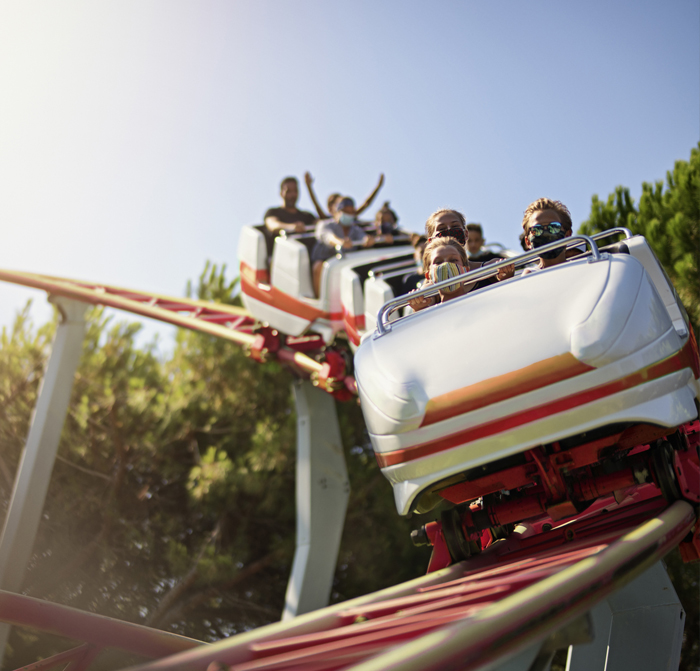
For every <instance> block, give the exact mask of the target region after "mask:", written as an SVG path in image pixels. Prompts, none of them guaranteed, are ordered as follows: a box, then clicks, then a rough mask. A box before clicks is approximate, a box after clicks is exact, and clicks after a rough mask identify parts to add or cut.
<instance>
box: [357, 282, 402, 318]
mask: <svg viewBox="0 0 700 671" xmlns="http://www.w3.org/2000/svg"><path fill="white" fill-rule="evenodd" d="M392 298H394V291H393V290H392V288H391V285H389V284H388V283H387V282H385V281H384V280H383V279H380V278H376V277H371V278H369V279H368V280H367V281H366V282H365V328H366V329H367V331H368V332H371V331H374V330H375V329H376V328H377V314H378V313H379V310H380V309H381V307H382V305H384V303H386V302H387V301H390V300H391V299H392ZM397 317H398V313H394V314H392V315H391V316H390V317H389V321H393V320H394V319H396V318H397Z"/></svg>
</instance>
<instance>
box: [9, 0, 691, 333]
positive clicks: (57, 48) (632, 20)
mask: <svg viewBox="0 0 700 671" xmlns="http://www.w3.org/2000/svg"><path fill="white" fill-rule="evenodd" d="M698 140H700V5H699V4H698V2H697V0H672V1H670V2H663V3H662V2H660V1H657V2H649V1H645V0H634V1H631V0H630V1H628V0H623V1H619V2H609V0H608V1H605V2H603V1H600V0H593V1H591V0H589V1H587V2H554V1H537V0H533V1H532V2H528V3H525V2H522V1H521V0H501V1H500V2H497V3H495V2H492V3H488V2H483V0H479V1H459V2H456V1H455V2H447V1H439V0H438V1H433V2H425V1H421V2H415V1H413V0H382V1H381V2H377V1H375V0H366V1H365V0H354V1H352V2H349V1H341V0H336V1H334V2H329V1H328V0H225V1H220V2H219V1H210V0H196V1H195V0H190V1H187V2H184V1H180V0H113V1H100V2H93V1H87V0H86V1H84V2H73V1H70V0H64V1H62V2H57V3H47V2H43V1H42V2H35V1H33V0H21V1H17V2H9V1H5V2H3V3H2V4H0V225H1V226H2V231H3V245H2V246H1V248H0V267H2V268H11V269H19V270H28V271H35V272H42V273H47V274H54V275H62V276H67V277H76V278H81V279H88V280H96V281H103V282H107V283H112V284H117V285H121V286H126V287H130V288H136V289H144V290H153V291H158V292H161V293H166V294H173V295H181V294H182V293H183V291H184V288H185V284H186V282H187V280H188V279H191V278H192V279H193V278H196V277H197V276H198V275H199V273H200V272H201V270H202V268H203V267H204V263H205V261H206V260H207V259H210V260H212V261H214V262H216V263H226V264H228V266H229V268H230V269H231V271H232V273H233V272H235V269H236V267H237V241H238V234H239V230H240V227H241V226H242V225H244V224H248V223H254V222H258V221H260V219H261V217H262V214H263V212H264V211H265V209H266V208H267V207H268V206H270V205H275V204H277V203H278V202H279V196H278V191H279V181H280V179H281V178H282V177H283V176H285V175H297V176H299V177H300V178H301V177H302V175H303V173H304V171H305V170H310V171H311V172H312V174H313V175H314V177H315V178H316V189H317V192H318V194H319V196H320V197H321V198H322V199H324V200H325V197H326V196H327V195H328V194H329V193H330V192H332V191H341V192H343V193H346V194H349V195H352V196H354V197H355V198H356V199H359V200H361V199H362V198H364V197H365V196H366V195H367V194H368V193H369V191H371V189H372V187H373V185H374V184H375V182H376V180H377V178H378V176H379V173H380V172H384V173H385V174H386V185H385V187H384V189H383V191H382V192H381V194H380V196H379V198H378V199H377V205H379V204H381V202H382V201H383V200H390V201H391V205H392V207H393V208H394V209H395V210H396V211H397V212H398V213H399V216H400V218H401V223H402V225H404V226H405V227H407V228H409V229H412V230H421V229H422V227H423V223H424V221H425V219H426V218H427V216H428V215H429V214H430V212H432V211H433V210H435V209H436V208H438V207H443V206H449V207H454V208H457V209H460V210H462V211H463V212H464V213H465V214H466V216H467V218H468V219H469V220H471V221H480V222H481V223H482V224H483V225H484V228H485V233H486V237H487V239H488V240H492V241H500V242H502V243H504V244H506V245H508V246H511V247H515V246H517V235H518V233H519V227H520V220H521V218H522V212H523V210H524V209H525V207H526V206H527V204H528V203H529V202H531V201H532V200H534V199H536V198H538V197H541V196H547V197H551V198H556V199H559V200H562V201H563V202H564V203H566V204H567V205H568V206H569V208H570V210H571V212H572V215H573V219H574V222H575V223H576V224H578V223H579V222H581V221H582V220H584V219H585V218H586V217H587V215H588V212H589V208H590V200H591V196H592V195H593V194H596V193H597V194H599V195H601V196H606V195H607V194H608V193H609V192H611V191H612V190H613V189H614V187H615V186H616V185H618V184H623V185H626V186H629V187H630V188H631V190H632V193H633V195H635V196H638V195H639V193H640V191H641V183H642V182H643V181H654V180H657V179H662V178H664V176H665V173H666V170H668V169H670V168H672V167H673V163H674V161H675V160H678V159H686V160H687V159H688V157H689V154H690V149H691V147H693V146H695V145H696V144H697V142H698ZM299 205H300V206H301V207H303V208H306V209H311V203H310V201H309V199H308V197H307V196H306V194H305V193H303V195H302V198H301V199H300V203H299ZM29 296H33V297H34V299H35V303H37V305H38V306H44V305H45V299H44V295H43V294H41V293H38V292H30V291H27V290H20V289H15V288H8V286H7V285H2V286H0V326H1V325H7V324H10V323H11V321H12V319H13V315H14V314H15V312H16V310H17V309H19V308H20V307H21V306H22V305H23V303H24V301H25V300H26V298H27V297H29ZM46 314H47V310H46V308H44V307H40V308H37V310H36V311H35V318H36V319H37V320H38V321H41V320H42V319H44V318H45V316H46ZM154 330H156V327H155V326H154V327H149V329H148V330H147V334H148V335H150V334H152V333H153V332H154ZM160 330H161V332H162V333H164V334H166V335H165V336H164V337H166V338H167V337H169V333H170V332H169V331H168V330H167V329H160Z"/></svg>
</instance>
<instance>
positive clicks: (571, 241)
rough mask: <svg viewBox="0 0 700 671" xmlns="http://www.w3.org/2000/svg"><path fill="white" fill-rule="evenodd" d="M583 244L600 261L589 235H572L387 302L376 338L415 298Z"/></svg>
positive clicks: (594, 244)
mask: <svg viewBox="0 0 700 671" xmlns="http://www.w3.org/2000/svg"><path fill="white" fill-rule="evenodd" d="M581 242H584V243H586V245H588V246H589V247H590V254H591V257H592V259H591V260H592V261H594V262H595V261H600V259H601V256H600V252H599V251H598V246H597V245H596V243H595V241H594V240H593V239H592V238H591V237H589V236H588V235H572V236H571V237H569V238H564V239H562V240H557V241H556V242H551V243H550V244H548V245H543V246H542V247H538V248H537V249H533V250H531V251H529V252H525V253H524V254H520V255H519V256H516V257H515V258H512V259H504V260H503V261H499V262H498V263H489V264H488V265H487V266H483V267H481V268H478V269H477V270H470V271H469V272H466V273H463V274H462V275H458V276H457V277H451V278H450V279H448V280H443V281H442V282H438V283H437V284H431V285H430V286H428V287H426V288H425V289H419V290H418V291H413V292H411V293H410V294H405V295H403V296H399V297H398V298H394V299H392V300H390V301H387V302H386V303H384V305H382V307H381V308H380V309H379V313H378V314H377V331H378V333H375V335H374V337H375V338H377V337H380V336H383V335H384V334H385V333H388V332H389V331H390V330H391V327H390V326H389V321H388V317H389V315H390V314H391V313H392V312H393V311H394V310H397V309H398V308H400V307H403V306H405V305H408V304H409V302H410V301H412V300H413V299H414V298H418V297H420V296H433V295H436V294H437V293H439V290H440V289H441V288H442V287H448V286H450V285H451V284H456V283H457V281H459V280H467V281H468V283H469V284H471V283H472V282H478V281H479V280H483V279H485V278H488V277H493V276H494V275H496V274H497V273H498V271H499V270H500V269H501V268H505V267H506V266H511V265H515V266H524V265H526V264H528V263H529V262H530V261H532V260H534V259H536V258H538V257H539V256H540V255H541V254H542V252H548V251H551V250H553V249H559V248H561V247H564V248H566V249H568V248H569V247H575V246H576V245H577V244H580V243H581ZM385 318H386V322H385Z"/></svg>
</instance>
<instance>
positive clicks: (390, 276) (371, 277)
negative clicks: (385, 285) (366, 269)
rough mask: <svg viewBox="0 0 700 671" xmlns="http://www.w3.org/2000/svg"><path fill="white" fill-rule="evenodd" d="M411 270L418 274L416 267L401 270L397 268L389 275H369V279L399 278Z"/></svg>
mask: <svg viewBox="0 0 700 671" xmlns="http://www.w3.org/2000/svg"><path fill="white" fill-rule="evenodd" d="M411 268H413V270H414V272H416V273H417V272H418V268H416V266H404V267H403V268H399V269H397V270H392V271H391V272H390V273H380V274H379V275H370V277H369V279H372V280H390V279H391V278H392V277H401V275H406V274H408V273H409V272H410V271H411Z"/></svg>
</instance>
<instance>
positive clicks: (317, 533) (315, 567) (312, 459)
mask: <svg viewBox="0 0 700 671" xmlns="http://www.w3.org/2000/svg"><path fill="white" fill-rule="evenodd" d="M293 389H294V400H295V403H296V411H297V465H296V504H297V547H296V553H295V555H294V564H293V565H292V574H291V576H290V578H289V583H288V585H287V594H286V597H285V606H284V612H283V614H282V619H283V620H287V619H290V618H292V617H295V616H297V615H301V614H303V613H308V612H310V611H312V610H316V609H318V608H322V607H323V606H327V605H328V600H329V598H330V593H331V587H332V584H333V575H334V573H335V566H336V562H337V560H338V549H339V548H340V538H341V536H342V534H343V524H344V521H345V511H346V509H347V505H348V497H349V495H350V484H349V481H348V474H347V469H346V467H345V455H344V453H343V444H342V441H341V438H340V427H339V425H338V414H337V411H336V407H335V401H334V399H333V398H332V397H331V396H330V395H329V394H326V393H325V392H323V391H321V390H320V389H317V388H316V387H314V386H313V385H312V384H311V383H310V382H308V381H305V380H304V381H298V382H295V383H294V385H293Z"/></svg>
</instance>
